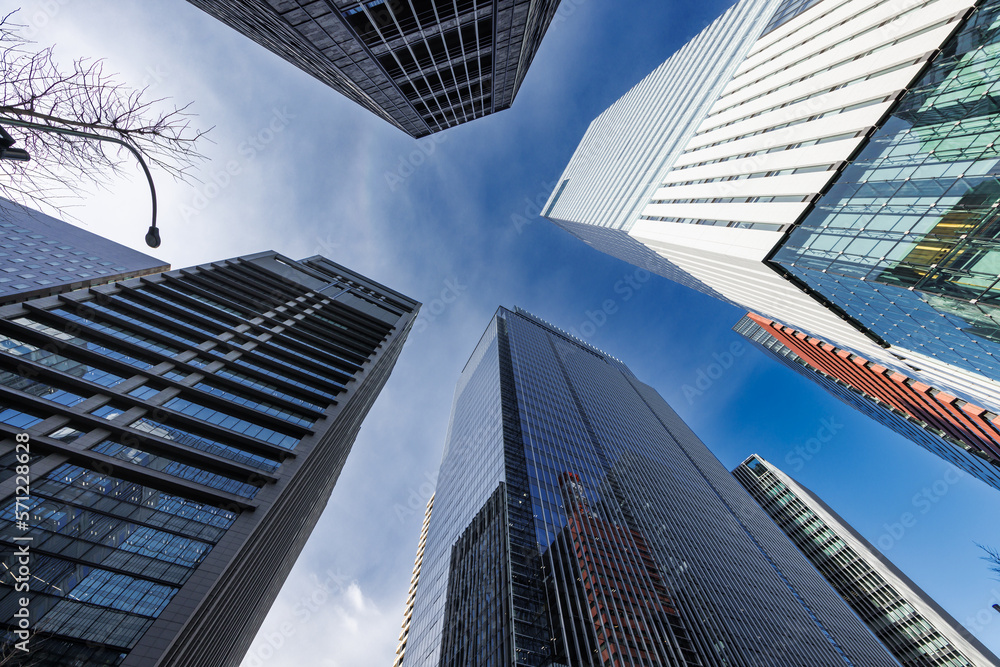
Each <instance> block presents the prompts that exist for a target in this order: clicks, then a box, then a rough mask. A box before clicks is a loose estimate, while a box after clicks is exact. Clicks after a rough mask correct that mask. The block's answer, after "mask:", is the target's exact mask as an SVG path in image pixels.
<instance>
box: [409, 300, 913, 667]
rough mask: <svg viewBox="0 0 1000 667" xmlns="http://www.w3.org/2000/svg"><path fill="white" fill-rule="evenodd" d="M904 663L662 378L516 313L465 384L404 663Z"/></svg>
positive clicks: (477, 355) (499, 319)
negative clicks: (712, 444)
mask: <svg viewBox="0 0 1000 667" xmlns="http://www.w3.org/2000/svg"><path fill="white" fill-rule="evenodd" d="M626 664H627V665H664V664H671V665H733V666H735V665H761V666H763V665H774V664H795V665H811V666H812V665H858V666H860V665H866V666H867V665H886V666H888V665H895V664H896V663H895V661H894V660H893V659H892V658H891V657H890V656H889V655H888V654H887V653H886V652H885V650H884V649H883V648H882V647H881V646H880V645H879V643H878V642H877V641H876V640H875V638H874V637H873V636H872V635H871V633H870V632H869V631H868V630H867V629H865V628H864V626H863V625H862V624H861V623H860V622H859V621H858V620H857V618H856V617H855V616H854V615H853V614H852V613H851V612H850V611H849V610H848V609H847V607H846V606H845V605H844V604H843V602H841V601H840V600H839V599H837V598H836V596H835V595H834V594H833V592H832V591H831V590H830V588H829V586H828V585H827V584H826V583H825V582H823V580H822V579H821V578H820V577H819V576H818V575H817V574H816V572H815V570H814V569H813V568H812V566H810V565H809V564H808V563H807V562H806V561H805V559H803V558H802V556H801V554H799V553H798V552H797V551H796V550H795V548H794V546H793V545H792V544H791V543H790V542H788V540H787V538H786V537H785V536H784V535H781V534H780V532H779V531H777V529H776V528H775V527H774V526H773V523H771V522H770V520H769V519H767V517H766V516H765V515H764V514H763V513H762V512H761V511H760V508H759V507H757V506H756V504H754V503H753V501H752V499H751V498H750V497H749V496H748V495H747V494H746V493H745V492H744V491H743V490H742V489H741V488H740V487H739V485H738V484H737V483H736V481H735V480H734V479H733V477H732V476H731V475H730V474H729V473H728V472H727V471H726V470H725V469H724V468H723V467H722V466H721V464H720V463H719V462H718V460H717V459H715V457H714V456H712V454H711V453H710V452H709V451H708V450H707V449H706V448H705V446H704V445H703V444H702V443H701V442H700V441H698V440H697V438H696V437H695V436H694V434H692V433H691V432H690V431H689V430H688V429H687V427H686V426H685V425H684V424H683V422H681V421H680V419H679V418H678V417H677V415H676V414H675V413H674V412H673V411H672V410H671V409H670V408H669V407H668V406H667V405H666V403H664V402H663V400H662V399H661V398H660V397H659V395H658V394H656V392H655V391H653V390H652V389H651V388H649V387H647V386H646V385H644V384H642V383H641V382H639V381H638V380H637V379H636V378H635V377H634V376H633V375H632V373H631V372H630V371H629V370H628V369H627V368H626V367H625V366H624V365H622V364H621V363H620V362H618V361H617V360H615V359H613V358H611V357H609V356H607V355H606V354H604V353H603V352H600V351H599V350H596V349H595V348H592V347H590V346H588V345H587V344H585V343H583V342H581V341H578V340H576V339H573V338H572V337H570V336H568V335H566V334H564V333H562V332H560V331H559V330H557V329H555V328H553V327H552V326H551V325H548V324H546V323H544V322H543V321H541V320H539V319H538V318H536V317H534V316H532V315H530V314H528V313H526V312H524V311H521V310H518V311H516V312H511V311H507V310H505V309H500V310H499V311H498V313H497V315H496V317H495V318H494V319H493V321H492V322H491V323H490V326H489V328H488V329H487V331H486V333H485V334H484V336H483V338H482V339H481V340H480V342H479V345H478V346H477V348H476V350H475V352H474V353H473V355H472V357H471V358H470V359H469V361H468V363H467V364H466V367H465V370H464V371H463V373H462V376H461V378H460V380H459V384H458V388H457V390H456V395H455V404H454V408H453V412H452V420H451V425H450V429H449V434H448V439H447V441H446V444H445V452H444V457H443V460H442V464H441V473H440V476H439V479H438V486H437V491H436V495H435V501H434V512H433V515H432V516H431V520H430V525H429V528H428V532H427V538H426V545H425V548H424V551H423V561H422V564H421V573H420V586H419V588H417V591H416V600H415V602H414V607H413V617H412V622H411V625H410V630H409V635H408V640H407V646H406V652H405V655H404V657H403V665H404V666H406V667H417V666H420V667H431V666H434V667H437V666H442V667H451V666H454V667H458V666H466V665H498V666H502V665H509V666H511V667H514V666H521V665H523V666H525V667H527V666H535V667H543V666H553V667H554V666H559V665H561V666H569V665H574V666H580V667H582V666H583V665H626Z"/></svg>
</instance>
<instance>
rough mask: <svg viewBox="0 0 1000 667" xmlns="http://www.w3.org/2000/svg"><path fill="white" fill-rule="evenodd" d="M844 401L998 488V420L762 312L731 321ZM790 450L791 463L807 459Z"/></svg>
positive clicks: (742, 333) (787, 459) (799, 464)
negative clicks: (735, 321) (768, 316)
mask: <svg viewBox="0 0 1000 667" xmlns="http://www.w3.org/2000/svg"><path fill="white" fill-rule="evenodd" d="M733 328H734V329H735V330H736V332H737V333H739V334H741V335H743V336H744V337H746V338H747V340H749V341H750V342H752V343H754V344H755V345H756V346H757V347H758V348H759V349H761V350H763V351H765V352H766V353H768V354H769V355H771V356H773V357H774V358H775V359H777V360H778V361H780V362H782V363H783V364H784V365H786V366H788V367H789V368H791V369H792V370H794V371H795V372H797V373H799V374H800V375H802V376H803V377H806V378H809V379H810V380H812V381H814V382H816V383H817V384H819V385H820V386H821V387H823V388H824V389H826V390H827V391H828V392H829V393H831V394H833V395H834V396H836V397H837V398H839V399H840V400H842V401H843V402H844V403H847V404H848V405H850V406H851V407H853V408H855V409H857V410H858V411H860V412H862V413H864V414H866V415H868V416H869V417H871V418H872V419H874V420H875V421H877V422H879V423H881V424H883V425H885V426H888V427H889V428H890V429H892V430H893V431H895V432H896V433H898V434H900V435H902V436H903V437H905V438H909V439H910V440H912V441H913V442H915V443H917V444H918V445H920V446H921V447H923V448H924V449H927V450H928V451H930V452H932V453H934V454H937V455H938V456H940V457H941V458H943V459H945V460H946V461H948V462H950V463H953V464H955V465H956V466H958V467H959V468H961V469H963V470H965V471H966V472H968V473H970V474H971V475H973V476H974V477H976V478H978V479H980V480H982V481H983V482H986V483H987V484H989V485H990V486H992V487H994V488H996V489H1000V418H998V416H997V415H996V414H995V413H992V412H990V411H988V410H984V409H982V408H980V407H979V406H976V405H973V404H972V403H967V402H965V401H962V400H961V399H958V398H955V397H954V396H951V395H949V394H946V393H944V392H942V391H939V390H937V389H935V388H934V387H931V386H929V385H926V384H924V383H922V382H917V381H915V380H914V379H913V378H910V377H907V376H905V375H903V374H902V373H899V372H896V371H892V370H889V369H888V368H886V367H884V366H882V365H880V364H877V363H874V362H871V361H869V360H867V359H865V358H863V357H860V356H858V355H855V354H852V353H850V352H848V351H846V350H841V349H839V348H837V347H834V346H833V345H830V344H829V343H826V342H824V341H821V340H819V339H816V338H813V337H811V336H807V335H805V334H803V333H801V332H797V331H794V330H793V329H791V328H790V327H786V326H784V325H782V324H778V323H777V322H773V321H771V320H767V319H765V318H762V317H760V316H759V315H747V316H745V317H743V318H742V319H741V320H740V321H739V322H737V324H736V326H735V327H733ZM803 462H804V461H803V459H802V455H801V454H800V453H795V452H792V453H790V454H789V455H788V456H787V457H786V459H785V463H786V464H788V465H792V466H801V465H802V464H803Z"/></svg>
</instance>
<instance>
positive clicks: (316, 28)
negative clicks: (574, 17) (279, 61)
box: [190, 0, 559, 137]
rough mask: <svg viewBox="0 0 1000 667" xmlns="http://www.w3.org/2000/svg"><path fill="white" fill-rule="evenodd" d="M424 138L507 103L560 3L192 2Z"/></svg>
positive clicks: (462, 0) (459, 0)
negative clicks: (269, 3) (270, 3)
mask: <svg viewBox="0 0 1000 667" xmlns="http://www.w3.org/2000/svg"><path fill="white" fill-rule="evenodd" d="M190 2H191V3H192V4H194V5H196V6H198V7H200V8H202V9H203V10H205V11H207V12H209V13H210V14H212V15H213V16H215V17H216V18H218V19H219V20H221V21H224V22H225V23H227V24H229V25H230V26H232V27H233V28H235V29H237V30H239V31H240V32H243V33H244V34H246V35H247V36H248V37H250V38H251V39H254V40H255V41H257V42H258V43H260V44H262V45H263V46H265V47H266V48H269V49H271V50H272V51H274V52H276V53H278V54H279V55H281V56H282V57H284V58H285V59H286V60H289V61H290V62H292V63H294V64H295V65H297V66H298V67H300V68H302V69H304V70H305V71H307V72H309V73H310V74H312V75H313V76H315V77H317V78H319V79H320V80H322V81H323V82H325V83H327V84H328V85H330V86H332V87H333V88H334V89H336V90H338V91H340V92H342V93H344V94H345V95H347V96H348V97H350V98H351V99H353V100H354V101H356V102H358V103H359V104H361V105H362V106H364V107H366V108H367V109H369V110H370V111H373V112H374V113H376V114H378V115H379V116H381V117H382V118H384V119H386V120H388V121H390V122H392V123H393V124H394V125H396V126H397V127H399V128H400V129H402V130H403V131H405V132H407V133H408V134H410V135H411V136H414V137H421V136H424V135H427V134H431V133H433V132H438V131H440V130H443V129H445V128H448V127H452V126H455V125H458V124H460V123H464V122H468V121H470V120H473V119H475V118H479V117H482V116H485V115H488V114H490V113H493V112H494V111H500V110H502V109H506V108H508V107H509V106H510V105H511V103H512V101H513V99H514V97H515V95H516V94H517V91H518V89H519V88H520V85H521V82H522V81H523V79H524V76H525V75H526V73H527V70H528V67H529V66H530V64H531V61H532V59H533V58H534V55H535V52H536V51H537V49H538V47H539V45H540V43H541V40H542V37H543V35H544V34H545V31H546V29H547V28H548V25H549V22H550V21H551V20H552V17H553V16H554V15H555V11H556V8H557V7H558V5H559V0H540V1H538V0H374V1H368V0H366V1H364V2H356V1H354V0H340V1H338V2H336V3H333V2H329V3H317V2H307V1H306V0H294V1H291V2H284V3H280V4H272V5H268V4H265V3H245V2H235V1H234V0H228V1H227V0H190Z"/></svg>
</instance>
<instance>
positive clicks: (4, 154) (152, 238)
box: [0, 118, 160, 248]
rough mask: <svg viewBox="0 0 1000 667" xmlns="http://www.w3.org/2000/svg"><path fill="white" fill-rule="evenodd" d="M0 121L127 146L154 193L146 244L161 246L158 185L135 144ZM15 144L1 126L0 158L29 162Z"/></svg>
mask: <svg viewBox="0 0 1000 667" xmlns="http://www.w3.org/2000/svg"><path fill="white" fill-rule="evenodd" d="M0 122H2V123H6V124H8V125H15V126H18V127H27V128H30V129H33V130H41V131H42V132H55V133H56V134H68V135H70V136H73V137H84V138H86V139H97V140H98V141H110V142H111V143H114V144H118V145H119V146H124V147H125V148H127V149H128V150H129V151H130V152H131V153H132V155H134V156H135V159H136V160H138V161H139V165H140V166H141V167H142V171H143V173H145V174H146V180H147V181H149V191H150V193H152V195H153V223H152V224H151V225H150V226H149V231H147V232H146V245H148V246H149V247H150V248H158V247H160V230H159V229H157V228H156V187H155V186H154V185H153V176H152V174H150V173H149V167H147V166H146V161H145V160H143V159H142V154H141V153H139V151H138V150H137V149H136V147H135V146H133V145H132V144H130V143H129V142H127V141H125V140H123V139H117V138H115V137H106V136H104V135H101V134H94V133H93V132H81V131H80V130H69V129H65V128H61V127H52V126H51V125H42V124H40V123H32V122H30V121H26V120H17V119H14V118H0ZM13 145H14V139H13V137H11V136H10V135H9V134H7V132H5V131H4V130H3V128H0V160H2V159H7V160H18V161H21V162H27V161H28V160H30V159H31V156H30V155H28V152H27V151H26V150H24V149H23V148H12V146H13Z"/></svg>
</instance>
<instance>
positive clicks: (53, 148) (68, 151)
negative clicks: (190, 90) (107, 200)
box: [0, 13, 205, 211]
mask: <svg viewBox="0 0 1000 667" xmlns="http://www.w3.org/2000/svg"><path fill="white" fill-rule="evenodd" d="M13 18H14V14H13V13H11V14H7V15H6V16H3V17H2V18H0V127H4V121H5V120H8V121H9V120H10V119H14V120H17V121H28V122H33V123H39V124H42V125H46V126H48V127H52V128H58V129H62V130H73V131H77V132H82V133H87V134H97V135H101V136H102V137H109V138H113V139H117V140H119V141H124V142H125V143H127V144H129V145H130V146H132V147H133V148H134V149H136V150H137V151H138V152H139V153H141V154H142V155H143V157H144V158H145V159H146V160H147V161H148V162H149V163H150V164H151V165H152V166H154V167H159V168H160V169H163V170H164V171H166V172H167V173H169V174H171V175H172V176H174V177H175V178H178V179H182V180H183V179H185V178H186V177H187V176H188V173H189V170H190V168H191V167H192V166H193V165H194V164H195V163H197V162H199V161H200V160H201V159H203V156H202V155H201V154H200V153H199V152H198V150H197V148H196V144H197V143H198V141H199V139H201V138H202V137H203V136H204V134H205V131H201V130H198V129H196V128H194V127H193V126H192V125H191V118H192V116H191V114H190V113H188V110H187V109H188V105H185V106H183V107H180V108H177V107H175V106H172V105H164V100H163V99H148V98H149V96H148V95H147V92H148V91H147V89H146V88H143V89H133V88H131V87H129V86H127V85H125V84H123V83H121V82H120V81H118V80H117V78H116V76H117V75H114V74H108V73H106V72H105V70H104V63H103V61H101V60H90V59H86V58H79V59H77V60H75V61H74V62H73V65H72V67H71V68H69V69H64V68H62V67H60V66H59V65H58V64H57V63H56V61H55V58H54V57H53V50H52V47H48V48H43V49H41V50H38V49H36V48H35V46H34V43H33V42H31V41H29V40H27V39H26V38H24V37H23V36H22V34H21V28H22V26H20V25H17V24H16V23H14V21H13ZM5 129H7V131H8V132H9V133H10V134H11V136H13V138H14V139H15V140H16V141H17V147H18V148H23V149H26V150H27V151H28V153H29V154H30V156H31V161H30V162H15V161H12V160H0V194H2V195H3V196H5V197H7V198H8V199H11V200H13V201H16V202H18V203H21V204H27V205H32V206H38V205H42V207H43V208H44V207H46V206H47V207H51V208H52V209H55V210H57V211H63V210H64V208H65V206H66V205H68V204H69V203H70V202H71V201H72V200H73V199H75V198H78V197H79V196H80V195H82V194H84V193H86V192H88V191H89V190H90V189H91V187H92V186H97V187H102V188H103V187H104V186H105V183H106V180H107V178H108V177H109V176H111V175H120V174H122V173H124V172H123V168H124V167H125V166H126V165H127V164H129V163H131V165H132V166H133V168H134V164H135V158H134V157H133V156H132V155H130V154H129V153H128V152H126V151H123V150H122V148H121V147H120V146H115V145H114V144H112V143H109V142H106V141H97V140H95V139H92V138H84V137H80V136H67V135H64V134H56V133H52V132H43V131H39V130H33V129H24V128H20V127H15V126H13V125H12V124H11V123H9V122H8V124H7V125H6V128H5Z"/></svg>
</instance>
